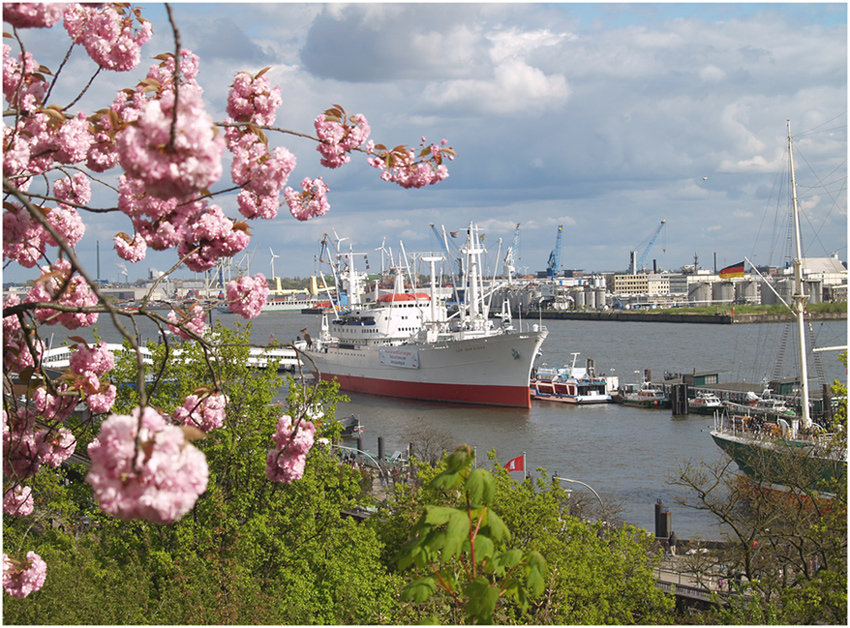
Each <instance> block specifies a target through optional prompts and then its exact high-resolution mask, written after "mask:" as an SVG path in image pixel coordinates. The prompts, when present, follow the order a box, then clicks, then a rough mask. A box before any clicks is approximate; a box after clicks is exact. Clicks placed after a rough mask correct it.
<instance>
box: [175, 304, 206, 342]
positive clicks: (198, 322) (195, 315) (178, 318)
mask: <svg viewBox="0 0 850 628" xmlns="http://www.w3.org/2000/svg"><path fill="white" fill-rule="evenodd" d="M168 320H169V321H170V322H171V323H173V324H172V325H169V326H168V329H170V330H171V333H172V334H176V335H178V336H180V337H181V338H183V339H184V340H192V336H190V335H189V334H188V333H186V332H185V331H183V330H182V329H180V328H179V327H176V325H178V324H182V325H185V326H186V327H188V328H189V330H190V331H193V332H195V333H196V334H197V335H199V336H203V335H204V327H205V325H206V320H207V314H206V312H204V310H203V308H201V306H200V305H193V306H192V307H191V308H189V310H188V311H187V312H181V313H180V314H178V313H177V312H175V311H174V310H172V311H170V312H169V313H168Z"/></svg>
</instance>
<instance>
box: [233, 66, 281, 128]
mask: <svg viewBox="0 0 850 628" xmlns="http://www.w3.org/2000/svg"><path fill="white" fill-rule="evenodd" d="M280 105H281V99H280V87H275V88H272V87H271V85H270V84H269V79H268V77H266V76H265V75H263V74H262V73H261V74H260V75H258V76H257V77H256V78H255V77H253V76H251V75H250V74H248V73H247V72H240V73H239V74H237V75H236V78H234V79H233V86H232V88H231V90H230V93H229V94H228V96H227V115H228V116H230V117H231V118H233V119H234V120H236V121H237V122H253V123H254V124H258V125H260V126H270V125H272V124H274V121H275V117H276V113H277V108H278V107H280Z"/></svg>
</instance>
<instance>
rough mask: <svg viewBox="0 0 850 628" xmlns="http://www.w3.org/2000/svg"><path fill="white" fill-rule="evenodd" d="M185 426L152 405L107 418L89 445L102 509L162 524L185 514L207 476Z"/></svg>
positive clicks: (204, 486) (89, 477)
mask: <svg viewBox="0 0 850 628" xmlns="http://www.w3.org/2000/svg"><path fill="white" fill-rule="evenodd" d="M186 429H187V428H181V427H178V426H176V425H170V424H169V423H168V422H167V421H166V420H165V418H163V416H162V415H161V414H159V412H157V411H156V410H154V409H153V408H150V407H146V408H144V411H140V410H139V408H136V409H134V410H133V412H132V415H118V414H113V415H111V416H110V417H109V418H108V419H106V420H105V421H104V422H103V424H102V425H101V428H100V433H99V434H98V436H97V438H96V439H95V440H94V441H92V442H91V444H90V445H89V448H88V452H89V457H90V458H91V467H90V469H89V472H88V475H86V482H88V483H89V484H90V485H91V486H92V488H93V489H94V495H95V498H96V499H97V501H98V503H99V504H100V507H101V509H102V510H103V511H104V512H107V513H109V514H111V515H114V516H116V517H118V518H119V519H124V520H129V519H143V520H145V521H150V522H152V523H160V524H164V523H171V522H172V521H176V520H177V519H179V518H180V517H182V516H183V515H185V514H186V513H187V512H188V511H189V510H190V509H191V508H192V506H194V505H195V502H196V501H197V499H198V497H199V496H200V495H201V494H202V493H203V492H204V491H206V489H207V481H208V479H209V469H208V467H207V460H206V457H205V456H204V454H203V453H202V452H201V451H200V450H198V449H197V448H196V447H195V446H194V445H192V443H191V442H189V440H188V439H187V438H186V432H185V430H186ZM137 434H138V438H139V442H140V443H141V446H140V447H139V448H138V449H137V448H136V436H137Z"/></svg>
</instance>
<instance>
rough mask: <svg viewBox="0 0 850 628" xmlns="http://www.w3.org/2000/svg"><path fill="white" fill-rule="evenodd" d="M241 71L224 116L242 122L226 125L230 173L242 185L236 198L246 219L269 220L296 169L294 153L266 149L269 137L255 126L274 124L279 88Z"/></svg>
mask: <svg viewBox="0 0 850 628" xmlns="http://www.w3.org/2000/svg"><path fill="white" fill-rule="evenodd" d="M267 71H268V68H266V69H264V70H262V71H260V72H259V73H258V74H257V75H256V76H252V75H251V74H249V73H247V72H240V73H239V74H237V75H236V78H235V79H234V81H233V85H232V87H231V90H230V93H229V95H228V97H227V115H228V116H229V117H228V119H227V122H228V123H231V122H234V121H235V122H244V123H247V124H246V125H245V126H229V127H228V128H227V131H226V133H225V137H226V140H227V148H228V150H229V151H230V152H231V153H233V164H232V165H231V169H230V173H231V176H232V178H233V182H234V183H236V184H237V185H239V186H241V187H242V190H241V191H240V192H239V195H238V197H237V202H238V204H239V211H240V212H241V213H242V215H243V216H245V217H246V218H264V219H272V218H274V217H275V216H277V208H278V207H279V205H280V193H281V190H283V186H285V185H286V182H287V180H288V179H289V175H290V173H291V172H292V171H293V170H294V169H295V163H296V160H295V155H293V154H292V153H291V152H289V150H287V149H286V148H284V147H277V148H275V149H274V150H270V149H269V145H268V139H267V137H266V135H265V133H263V132H262V131H261V130H260V129H259V128H258V127H259V126H269V125H272V124H274V121H275V118H276V117H277V109H278V107H280V105H281V98H280V87H275V88H272V87H271V84H270V83H269V79H268V77H267V76H265V73H266V72H267Z"/></svg>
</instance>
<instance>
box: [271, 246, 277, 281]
mask: <svg viewBox="0 0 850 628" xmlns="http://www.w3.org/2000/svg"><path fill="white" fill-rule="evenodd" d="M269 252H270V253H271V254H272V281H274V258H276V257H280V255H275V254H274V251H273V250H272V247H269Z"/></svg>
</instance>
